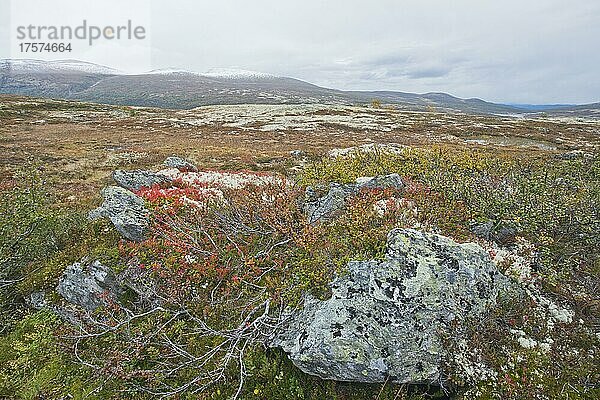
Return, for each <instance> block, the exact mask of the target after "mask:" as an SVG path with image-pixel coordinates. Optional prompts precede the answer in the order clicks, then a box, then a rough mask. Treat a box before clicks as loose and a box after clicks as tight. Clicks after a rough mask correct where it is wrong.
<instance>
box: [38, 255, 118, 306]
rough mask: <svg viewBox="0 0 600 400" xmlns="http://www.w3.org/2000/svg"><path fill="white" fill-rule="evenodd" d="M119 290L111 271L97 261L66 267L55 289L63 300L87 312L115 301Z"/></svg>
mask: <svg viewBox="0 0 600 400" xmlns="http://www.w3.org/2000/svg"><path fill="white" fill-rule="evenodd" d="M120 290H121V289H120V286H119V285H118V283H117V280H116V276H115V274H114V272H113V270H112V269H110V268H109V267H106V266H104V265H102V264H101V263H100V262H99V261H94V262H87V261H85V260H84V261H82V262H78V263H75V264H72V265H70V266H68V267H67V269H66V270H65V272H64V273H63V276H62V277H61V278H60V281H59V283H58V286H57V287H56V291H57V292H58V293H59V294H60V295H61V296H62V297H64V299H65V300H67V301H68V302H69V303H71V304H75V305H78V306H80V307H83V308H84V309H85V310H87V311H94V310H95V309H96V308H98V307H100V306H102V305H105V304H107V302H108V301H109V300H111V299H112V300H116V298H117V296H118V295H119V293H120ZM32 301H33V299H32Z"/></svg>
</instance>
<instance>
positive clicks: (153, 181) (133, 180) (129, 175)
mask: <svg viewBox="0 0 600 400" xmlns="http://www.w3.org/2000/svg"><path fill="white" fill-rule="evenodd" d="M112 177H113V180H114V181H115V182H116V183H117V185H119V186H121V187H122V188H124V189H127V190H140V189H141V188H143V187H152V186H154V185H163V184H167V183H171V182H172V180H171V178H169V177H168V176H165V175H160V174H157V173H154V172H151V171H144V170H136V171H123V170H116V171H114V172H113V174H112Z"/></svg>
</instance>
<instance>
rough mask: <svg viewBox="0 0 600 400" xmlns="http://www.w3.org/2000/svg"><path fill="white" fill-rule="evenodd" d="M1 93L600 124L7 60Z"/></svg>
mask: <svg viewBox="0 0 600 400" xmlns="http://www.w3.org/2000/svg"><path fill="white" fill-rule="evenodd" d="M0 93H2V94H19V95H27V96H37V97H48V98H58V99H69V100H83V101H91V102H97V103H107V104H117V105H131V106H149V107H160V108H173V109H191V108H194V107H198V106H204V105H219V104H311V103H321V104H368V103H371V102H372V101H373V100H374V99H377V100H379V101H380V102H381V103H384V104H392V105H394V106H396V107H398V108H401V109H404V110H414V111H428V110H437V111H449V112H464V113H471V114H524V113H532V112H533V113H536V112H542V111H544V112H546V111H548V112H552V113H554V112H560V113H563V114H568V115H570V116H574V115H579V113H581V114H582V115H586V116H598V114H597V113H596V112H595V111H594V110H597V109H598V107H597V105H595V106H594V105H588V106H564V107H563V106H560V107H558V106H531V105H530V106H526V105H504V104H495V103H490V102H486V101H484V100H480V99H461V98H458V97H454V96H451V95H449V94H446V93H426V94H415V93H403V92H392V91H370V92H369V91H341V90H335V89H327V88H323V87H319V86H316V85H313V84H310V83H307V82H304V81H301V80H298V79H294V78H288V77H280V76H275V75H270V74H265V73H260V72H253V71H244V70H232V69H213V70H209V71H207V72H205V73H195V72H190V71H185V70H173V69H167V70H155V71H150V72H147V73H144V74H137V75H131V74H124V73H122V72H120V71H118V70H115V69H112V68H109V67H105V66H101V65H96V64H91V63H86V62H81V61H76V60H66V61H39V60H0Z"/></svg>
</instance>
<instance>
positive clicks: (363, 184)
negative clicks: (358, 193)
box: [356, 174, 404, 190]
mask: <svg viewBox="0 0 600 400" xmlns="http://www.w3.org/2000/svg"><path fill="white" fill-rule="evenodd" d="M356 184H357V188H358V189H363V188H366V189H384V190H385V189H395V190H401V189H403V188H404V182H402V178H401V177H400V175H398V174H388V175H378V176H374V177H366V178H358V179H357V180H356Z"/></svg>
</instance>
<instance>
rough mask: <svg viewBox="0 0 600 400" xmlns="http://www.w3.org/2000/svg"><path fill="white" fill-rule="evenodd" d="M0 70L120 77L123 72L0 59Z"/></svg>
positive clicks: (77, 64) (72, 62) (65, 63)
mask: <svg viewBox="0 0 600 400" xmlns="http://www.w3.org/2000/svg"><path fill="white" fill-rule="evenodd" d="M0 70H2V71H8V72H9V73H29V74H31V73H33V74H35V73H38V74H43V73H89V74H103V75H121V74H123V72H121V71H119V70H116V69H114V68H110V67H106V66H104V65H98V64H94V63H89V62H85V61H77V60H55V61H44V60H34V59H0Z"/></svg>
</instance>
